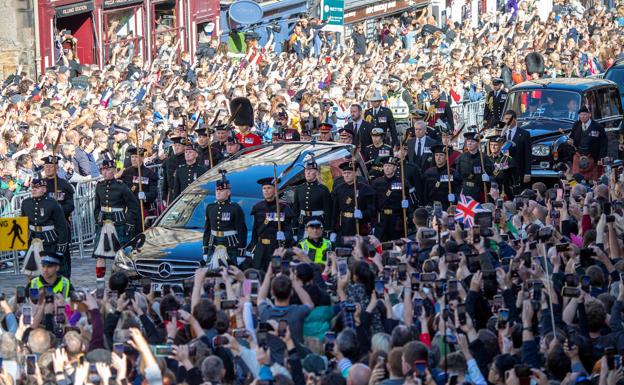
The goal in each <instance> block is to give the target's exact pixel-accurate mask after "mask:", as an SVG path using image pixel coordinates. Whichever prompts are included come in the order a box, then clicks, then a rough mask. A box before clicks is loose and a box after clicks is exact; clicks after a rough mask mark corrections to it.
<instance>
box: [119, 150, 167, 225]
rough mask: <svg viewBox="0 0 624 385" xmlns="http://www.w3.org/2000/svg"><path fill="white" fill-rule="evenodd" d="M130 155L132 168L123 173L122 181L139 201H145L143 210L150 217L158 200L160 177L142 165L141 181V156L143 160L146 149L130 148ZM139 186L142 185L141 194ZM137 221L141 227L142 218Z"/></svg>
mask: <svg viewBox="0 0 624 385" xmlns="http://www.w3.org/2000/svg"><path fill="white" fill-rule="evenodd" d="M128 154H130V163H131V166H130V167H128V168H126V169H125V170H124V171H123V173H122V174H121V178H120V179H121V180H122V181H123V182H124V183H125V184H126V186H128V188H129V189H130V191H132V193H133V194H134V196H135V197H136V198H137V199H138V200H143V209H144V210H145V211H146V212H145V213H144V215H145V216H147V215H149V214H148V213H147V212H148V211H149V210H150V209H152V208H153V206H154V203H155V202H156V198H158V175H157V174H156V173H155V172H154V171H153V170H152V169H150V168H148V167H145V166H144V165H143V164H141V180H139V169H138V164H139V155H140V156H141V159H143V158H142V157H143V156H144V155H145V149H144V148H136V147H130V148H129V149H128ZM139 184H141V191H140V192H139ZM141 193H142V194H141ZM137 219H138V220H139V221H138V222H137V226H140V225H141V220H140V219H141V217H140V216H139V218H137Z"/></svg>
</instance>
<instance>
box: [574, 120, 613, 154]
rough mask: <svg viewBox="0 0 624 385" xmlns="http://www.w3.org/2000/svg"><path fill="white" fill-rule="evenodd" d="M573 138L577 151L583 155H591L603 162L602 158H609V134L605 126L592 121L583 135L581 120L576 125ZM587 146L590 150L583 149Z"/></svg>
mask: <svg viewBox="0 0 624 385" xmlns="http://www.w3.org/2000/svg"><path fill="white" fill-rule="evenodd" d="M584 135H586V137H585V140H583V136H584ZM571 137H572V140H573V141H574V147H576V151H577V152H579V153H580V154H581V155H587V154H589V155H591V157H592V158H593V159H594V160H595V161H598V160H602V158H604V157H605V156H607V147H608V145H609V143H608V140H607V133H606V132H605V129H604V126H603V125H602V124H600V123H598V122H596V121H595V120H593V119H592V121H591V122H590V124H589V127H588V128H587V132H586V133H585V134H583V125H582V123H581V121H580V120H579V121H577V122H576V123H574V125H573V126H572V133H571ZM585 146H588V148H586V149H585V148H582V147H585ZM587 150H589V151H587Z"/></svg>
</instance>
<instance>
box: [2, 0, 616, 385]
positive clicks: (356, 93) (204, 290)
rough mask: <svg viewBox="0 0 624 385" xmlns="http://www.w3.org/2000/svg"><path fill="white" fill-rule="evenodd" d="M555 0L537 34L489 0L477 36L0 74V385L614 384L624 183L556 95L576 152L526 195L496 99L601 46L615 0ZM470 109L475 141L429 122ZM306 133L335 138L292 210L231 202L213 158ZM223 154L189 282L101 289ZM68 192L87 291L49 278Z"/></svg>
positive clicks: (603, 59) (310, 164)
mask: <svg viewBox="0 0 624 385" xmlns="http://www.w3.org/2000/svg"><path fill="white" fill-rule="evenodd" d="M554 3H555V4H554V8H553V13H552V14H551V15H550V16H549V17H548V20H546V21H540V20H539V18H538V16H537V8H536V7H535V6H534V4H533V3H532V2H530V1H523V2H520V3H519V5H516V4H515V2H509V12H506V13H494V14H491V15H490V14H488V15H484V17H483V18H482V20H481V22H480V23H479V25H478V26H476V27H472V26H471V25H469V24H459V23H454V24H452V23H451V24H449V25H445V26H443V27H442V28H438V27H437V26H436V23H435V20H434V19H433V18H432V17H431V16H428V15H427V13H426V12H425V13H422V14H420V15H418V14H417V13H416V11H410V12H407V13H405V14H403V15H401V16H400V17H397V18H392V19H386V20H385V21H384V22H383V23H380V25H379V28H378V29H377V31H376V35H375V37H374V39H371V38H370V37H369V36H367V35H366V34H365V33H364V29H363V26H356V27H355V28H354V31H353V33H352V34H351V36H350V37H348V38H347V39H346V42H345V44H344V45H343V44H341V43H340V42H339V41H337V40H336V37H337V36H336V35H332V34H325V33H323V32H322V25H323V23H322V22H320V21H318V20H308V19H305V18H302V19H301V20H300V21H299V22H298V23H297V24H296V25H295V26H294V30H293V34H292V36H291V38H290V39H288V41H286V42H284V44H283V48H284V51H285V52H282V53H279V54H276V53H275V52H274V51H273V49H272V47H273V43H279V42H273V41H272V40H270V41H269V43H268V44H266V45H265V46H260V45H259V43H258V36H257V35H256V34H254V33H248V34H244V38H245V47H244V48H245V49H244V50H243V54H242V55H241V54H236V55H232V54H230V53H228V52H227V44H225V45H223V44H222V45H219V44H217V42H212V43H211V45H210V47H211V48H210V49H208V50H206V51H205V52H203V51H202V54H201V55H200V56H198V57H190V55H189V54H188V52H184V51H182V52H178V50H177V48H176V49H173V48H172V49H166V51H167V54H166V57H164V58H163V60H158V59H157V60H155V61H154V62H152V63H145V64H144V63H142V59H141V58H140V57H133V58H132V59H131V60H129V61H122V60H120V61H118V62H115V61H114V60H113V61H111V63H110V65H107V66H104V68H99V67H97V66H91V65H82V64H80V63H77V61H76V59H75V57H74V56H72V55H71V54H69V55H67V56H65V55H63V56H62V59H61V61H60V62H59V63H58V65H57V66H55V67H53V68H50V69H49V70H47V71H46V72H45V73H44V74H42V76H41V77H40V78H39V79H31V78H29V77H28V76H26V75H25V74H24V73H22V72H21V71H18V72H17V73H16V74H14V75H11V76H10V77H8V78H7V79H6V80H5V82H4V83H3V85H2V95H3V104H2V110H1V112H0V132H1V134H2V137H3V140H2V141H0V157H1V160H0V173H1V177H2V179H1V181H0V195H1V196H2V197H4V198H7V201H8V200H10V199H11V198H12V197H13V196H15V195H16V194H19V193H21V192H22V191H29V192H30V197H28V198H26V199H25V200H24V201H23V202H22V204H21V211H22V215H23V216H26V217H28V218H29V234H28V237H26V234H18V233H15V239H14V242H20V241H21V242H22V243H28V245H29V248H28V251H27V252H26V253H25V255H24V271H26V272H31V273H36V274H35V275H34V276H32V277H31V279H30V280H29V282H28V284H27V285H25V286H19V287H17V288H16V291H15V295H13V293H9V292H6V293H4V294H2V295H1V296H0V310H1V312H2V318H1V322H0V357H1V360H0V368H1V370H0V384H2V385H10V384H38V385H42V384H49V383H59V384H70V383H74V384H78V385H82V384H98V383H99V384H108V383H112V382H115V383H117V384H120V385H121V384H128V383H132V384H141V383H147V384H161V383H162V384H176V383H186V384H189V385H192V384H214V385H216V384H255V385H266V384H271V385H277V384H295V385H299V384H309V385H317V384H323V385H325V384H327V385H330V384H336V385H340V384H348V385H377V384H381V385H393V384H418V385H422V384H426V385H461V384H476V385H482V384H483V385H484V384H488V383H489V384H492V385H502V384H506V385H516V384H518V385H529V384H538V385H546V384H551V383H558V384H566V385H567V384H581V385H590V384H598V385H616V384H619V383H624V369H622V354H624V343H623V342H622V337H623V336H624V334H623V333H622V331H623V330H624V325H623V320H622V307H623V306H624V280H622V278H624V276H622V273H624V264H623V263H622V258H621V257H622V250H623V249H624V224H623V223H624V221H623V220H622V219H623V218H624V172H623V169H622V168H621V167H620V168H618V167H612V166H611V162H607V161H606V160H607V159H605V156H606V148H607V139H606V135H605V131H604V127H602V126H601V125H600V123H598V122H596V121H593V120H592V111H591V109H590V108H588V106H581V105H578V106H574V109H575V111H570V112H571V113H573V116H574V118H573V120H575V121H576V123H575V125H574V127H573V129H572V132H571V133H570V135H569V141H570V144H571V145H573V146H574V148H575V149H576V153H575V154H574V155H575V156H574V157H573V158H571V161H570V162H569V163H568V164H566V163H562V164H561V165H560V170H559V171H560V178H559V179H558V180H557V181H556V182H555V183H554V184H553V185H548V186H547V185H546V184H544V183H542V182H539V181H533V180H532V177H531V172H530V170H531V149H530V138H529V137H528V133H527V132H526V130H524V129H523V128H521V127H519V125H518V116H519V115H520V114H522V113H524V112H525V111H514V110H505V109H504V106H505V99H506V95H507V92H506V91H507V90H508V89H509V88H511V87H512V86H513V85H514V84H518V83H520V82H522V81H524V80H527V79H536V78H540V77H585V76H589V75H594V74H596V73H598V72H601V71H603V70H604V69H606V68H608V67H609V66H611V65H613V64H614V62H615V61H616V60H617V59H619V58H620V56H621V54H622V46H624V44H622V43H624V42H623V41H622V35H621V33H620V32H621V28H622V27H624V22H623V20H624V16H622V15H624V8H622V7H621V6H620V7H619V8H617V9H606V8H605V7H604V6H602V5H594V6H592V7H588V8H587V9H583V8H582V7H581V6H580V5H578V4H576V3H568V2H564V1H562V0H557V1H555V2H554ZM167 44H169V45H175V43H173V42H167ZM176 47H177V45H176ZM113 57H114V55H113ZM478 100H484V101H485V107H484V111H483V116H484V122H483V127H470V128H468V127H465V126H464V125H462V124H457V123H461V122H458V121H457V119H456V118H457V117H455V116H453V113H452V110H451V107H452V106H454V105H457V104H461V103H464V102H469V101H478ZM527 103H528V104H530V101H527ZM570 116H572V115H570ZM484 129H489V130H491V131H489V132H490V133H491V136H488V137H487V138H484V137H483V135H482V132H483V131H484ZM458 138H462V140H461V141H460V140H458ZM312 140H315V141H317V142H331V141H338V142H340V143H344V144H351V145H353V146H352V148H353V151H352V152H353V155H352V158H351V159H343V160H342V162H341V163H340V164H337V165H334V166H335V167H333V168H332V170H331V171H332V172H331V176H332V177H333V179H332V180H331V181H330V183H326V182H327V180H326V178H323V177H322V175H321V168H322V167H323V165H320V164H319V163H317V161H316V159H314V157H306V158H305V159H302V165H303V166H304V171H303V174H304V179H305V180H303V181H302V183H301V184H300V185H299V186H297V187H296V189H295V193H294V200H293V202H282V201H280V200H279V197H278V196H277V191H276V190H275V186H276V184H278V183H276V182H277V181H275V180H274V177H273V175H266V178H262V179H260V180H259V181H258V190H261V191H262V197H263V199H262V200H261V201H260V202H258V203H257V204H256V205H255V206H254V207H253V210H252V211H251V212H250V213H245V212H243V210H242V209H241V208H240V206H239V205H238V204H237V203H236V202H234V201H232V200H231V199H230V196H231V194H232V191H235V190H236V188H237V186H236V185H232V184H231V183H230V181H229V180H228V179H227V163H224V162H227V159H228V158H230V157H235V156H238V155H237V154H240V152H241V150H244V149H246V148H250V147H254V146H259V145H262V144H263V143H268V142H272V143H278V142H309V141H312ZM484 140H485V142H484ZM459 143H461V147H459ZM482 144H483V145H482ZM252 150H253V149H251V151H252ZM248 151H250V150H248ZM360 159H361V160H362V161H363V163H364V164H366V167H367V168H368V170H367V173H366V175H368V177H369V178H368V179H367V178H364V177H362V176H361V175H357V174H356V172H355V171H356V167H357V165H356V163H357V162H358V161H359V160H360ZM221 164H225V165H226V166H224V167H223V176H222V178H221V180H219V181H217V182H216V184H215V185H216V191H215V198H216V201H215V202H214V203H210V204H208V205H207V207H206V223H205V228H204V237H203V254H204V255H203V266H202V267H201V268H199V269H198V270H196V271H195V273H194V274H193V276H192V277H191V278H190V279H188V280H186V281H184V282H183V283H182V282H181V283H180V284H179V285H177V284H169V283H163V282H160V283H154V282H150V281H149V280H148V281H140V282H137V281H132V280H130V278H129V276H128V275H126V274H125V273H124V272H123V271H116V272H108V274H107V260H110V259H113V258H115V256H116V252H117V251H118V250H119V249H120V247H121V246H122V245H124V244H125V243H126V242H127V241H130V240H131V239H133V237H134V236H135V235H136V234H138V233H140V232H141V230H142V228H143V227H144V225H145V223H144V220H143V218H144V216H145V215H146V214H147V213H158V212H160V211H161V210H162V209H163V208H164V207H166V206H168V205H169V204H171V203H172V202H173V201H174V200H175V199H176V198H177V197H178V196H180V195H181V194H182V193H183V191H184V190H185V188H186V187H188V186H189V185H190V184H192V183H193V182H194V181H195V180H197V179H198V178H199V177H200V176H201V175H202V174H203V173H205V172H206V171H207V170H209V169H210V168H213V167H220V165H221ZM150 165H156V166H158V167H160V168H161V169H162V172H161V175H160V180H159V175H158V174H157V173H155V172H154V170H153V169H152V168H151V167H147V166H150ZM89 180H97V181H98V182H97V187H96V189H95V203H94V205H95V218H96V220H97V225H98V227H97V232H98V236H97V239H96V241H95V250H94V252H93V256H94V257H95V258H97V262H96V270H95V277H94V278H95V280H94V282H95V285H96V288H95V290H93V291H92V290H89V289H86V288H83V287H77V286H76V285H75V284H73V283H72V282H71V258H70V251H69V250H70V246H71V245H70V241H71V234H70V231H69V229H71V226H70V221H71V216H72V212H73V211H74V199H73V196H74V193H75V190H74V189H75V185H76V183H79V182H83V181H89ZM246 216H252V217H253V219H252V222H253V226H252V228H250V229H248V228H247V225H246V222H247V221H246V220H245V218H246ZM248 230H249V231H248ZM15 231H17V230H15ZM248 233H249V234H250V239H249V240H248V239H247V236H248ZM22 237H23V238H24V239H22ZM25 238H27V239H25ZM108 266H110V262H108ZM105 278H106V279H105Z"/></svg>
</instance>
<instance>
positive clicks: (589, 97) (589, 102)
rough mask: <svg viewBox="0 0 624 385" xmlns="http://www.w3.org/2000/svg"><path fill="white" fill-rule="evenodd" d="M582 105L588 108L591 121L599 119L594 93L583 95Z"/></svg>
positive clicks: (598, 109) (589, 92) (588, 92)
mask: <svg viewBox="0 0 624 385" xmlns="http://www.w3.org/2000/svg"><path fill="white" fill-rule="evenodd" d="M583 105H585V106H587V107H588V108H589V111H591V114H592V118H593V119H600V108H598V106H597V105H596V95H595V93H594V91H587V92H585V94H584V95H583Z"/></svg>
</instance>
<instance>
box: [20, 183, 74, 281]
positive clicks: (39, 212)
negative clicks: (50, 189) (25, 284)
mask: <svg viewBox="0 0 624 385" xmlns="http://www.w3.org/2000/svg"><path fill="white" fill-rule="evenodd" d="M31 189H32V195H31V197H30V198H26V199H24V201H23V202H22V209H21V216H23V217H28V230H29V237H28V238H29V244H30V245H29V248H28V251H27V253H26V257H25V258H24V267H23V269H22V270H23V272H38V271H39V270H40V267H41V262H40V261H41V257H42V256H43V254H51V255H55V256H56V257H57V258H59V259H61V258H63V257H64V255H65V252H66V250H67V248H68V240H69V233H68V231H67V222H66V221H65V216H64V215H63V209H62V208H61V206H60V205H59V203H58V202H57V201H56V200H54V199H52V198H50V197H49V196H47V195H46V189H47V187H46V183H45V181H44V180H43V179H39V178H35V179H33V180H32V182H31Z"/></svg>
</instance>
